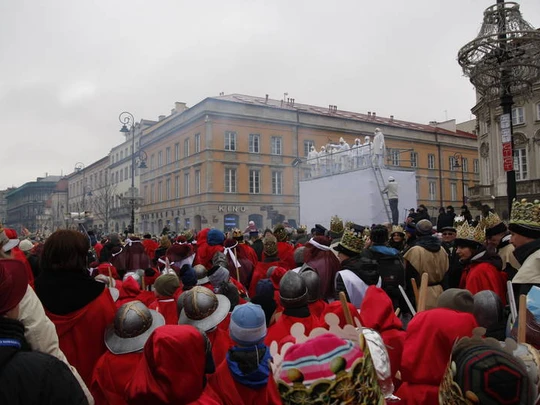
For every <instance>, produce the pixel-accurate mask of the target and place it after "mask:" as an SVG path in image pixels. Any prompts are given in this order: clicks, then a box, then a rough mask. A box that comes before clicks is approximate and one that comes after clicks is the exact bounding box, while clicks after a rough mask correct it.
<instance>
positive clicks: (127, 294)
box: [116, 270, 156, 308]
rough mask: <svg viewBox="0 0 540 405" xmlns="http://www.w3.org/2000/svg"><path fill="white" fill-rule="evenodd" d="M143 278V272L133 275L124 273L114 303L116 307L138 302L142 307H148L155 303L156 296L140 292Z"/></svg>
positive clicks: (147, 292) (149, 292) (148, 292)
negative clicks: (140, 302)
mask: <svg viewBox="0 0 540 405" xmlns="http://www.w3.org/2000/svg"><path fill="white" fill-rule="evenodd" d="M143 277H144V271H143V270H139V271H137V272H135V273H126V275H125V276H124V280H123V282H122V285H121V286H120V287H119V291H120V296H119V297H118V300H117V301H116V307H117V308H120V307H121V306H122V305H123V304H125V303H126V302H130V301H135V300H139V301H142V302H143V304H144V305H147V306H148V305H150V304H151V303H152V302H154V301H155V299H156V296H155V295H154V293H152V292H151V291H146V290H141V283H142V280H143Z"/></svg>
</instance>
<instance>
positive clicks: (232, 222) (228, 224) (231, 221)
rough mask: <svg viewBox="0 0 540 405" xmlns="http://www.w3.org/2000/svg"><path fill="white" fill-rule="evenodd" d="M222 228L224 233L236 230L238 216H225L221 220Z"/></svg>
mask: <svg viewBox="0 0 540 405" xmlns="http://www.w3.org/2000/svg"><path fill="white" fill-rule="evenodd" d="M223 227H224V228H225V232H229V231H230V230H232V229H233V228H238V215H236V214H227V215H225V216H224V218H223Z"/></svg>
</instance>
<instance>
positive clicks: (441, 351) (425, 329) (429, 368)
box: [392, 308, 477, 405]
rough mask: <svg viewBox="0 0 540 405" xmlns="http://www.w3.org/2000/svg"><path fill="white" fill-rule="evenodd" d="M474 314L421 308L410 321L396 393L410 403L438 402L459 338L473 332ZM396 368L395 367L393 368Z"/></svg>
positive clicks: (433, 404) (430, 404)
mask: <svg viewBox="0 0 540 405" xmlns="http://www.w3.org/2000/svg"><path fill="white" fill-rule="evenodd" d="M476 327H477V323H476V320H475V318H474V316H473V315H472V314H469V313H465V312H457V311H454V310H451V309H446V308H435V309H430V310H427V311H423V312H420V313H418V314H416V315H415V316H414V318H413V319H412V320H411V322H409V325H408V327H407V333H406V335H405V343H404V348H403V355H402V357H401V370H400V371H401V381H402V384H401V386H400V387H399V389H398V391H397V392H396V396H398V397H399V398H401V399H402V401H403V403H405V404H407V405H438V404H439V385H440V383H441V380H442V378H443V375H444V373H445V371H446V367H447V366H448V359H449V358H450V354H451V353H452V348H453V346H454V343H455V341H456V339H458V338H461V337H464V336H472V331H473V329H474V328H476ZM392 371H393V370H392Z"/></svg>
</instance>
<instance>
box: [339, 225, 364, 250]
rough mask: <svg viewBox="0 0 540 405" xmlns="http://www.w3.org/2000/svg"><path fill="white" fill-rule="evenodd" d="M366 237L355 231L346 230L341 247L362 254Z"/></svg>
mask: <svg viewBox="0 0 540 405" xmlns="http://www.w3.org/2000/svg"><path fill="white" fill-rule="evenodd" d="M365 238H366V237H365V236H364V235H362V234H361V233H359V232H355V231H354V229H346V230H345V231H344V232H343V236H342V237H341V241H340V242H339V243H340V245H342V246H343V247H345V248H347V249H349V250H350V251H352V252H354V253H360V252H361V251H362V249H364V245H365V244H366V240H365Z"/></svg>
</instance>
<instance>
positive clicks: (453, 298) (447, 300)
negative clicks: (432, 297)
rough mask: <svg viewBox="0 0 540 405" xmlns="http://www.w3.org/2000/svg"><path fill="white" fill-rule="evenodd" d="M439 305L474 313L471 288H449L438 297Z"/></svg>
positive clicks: (439, 306)
mask: <svg viewBox="0 0 540 405" xmlns="http://www.w3.org/2000/svg"><path fill="white" fill-rule="evenodd" d="M437 307H438V308H448V309H453V310H454V311H458V312H468V313H470V314H472V313H473V311H474V298H473V295H472V294H471V292H470V291H469V290H462V289H460V288H449V289H448V290H445V291H444V292H443V293H442V294H441V295H440V296H439V298H438V299H437Z"/></svg>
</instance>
